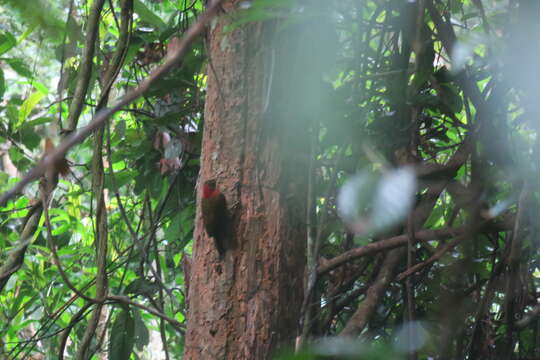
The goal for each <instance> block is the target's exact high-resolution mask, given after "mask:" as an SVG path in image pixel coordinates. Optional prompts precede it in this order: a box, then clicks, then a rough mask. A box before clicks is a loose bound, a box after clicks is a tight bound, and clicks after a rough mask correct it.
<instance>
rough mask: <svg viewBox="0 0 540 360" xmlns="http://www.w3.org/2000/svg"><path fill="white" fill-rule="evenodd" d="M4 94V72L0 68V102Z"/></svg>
mask: <svg viewBox="0 0 540 360" xmlns="http://www.w3.org/2000/svg"><path fill="white" fill-rule="evenodd" d="M5 92H6V79H5V77H4V71H3V70H2V69H1V68H0V101H2V99H3V98H4V93H5Z"/></svg>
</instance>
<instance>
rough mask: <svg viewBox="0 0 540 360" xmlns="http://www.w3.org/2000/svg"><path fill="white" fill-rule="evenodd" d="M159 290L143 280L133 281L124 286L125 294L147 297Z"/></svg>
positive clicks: (146, 280) (155, 285)
mask: <svg viewBox="0 0 540 360" xmlns="http://www.w3.org/2000/svg"><path fill="white" fill-rule="evenodd" d="M158 290H159V285H158V284H156V283H153V282H151V281H149V280H148V279H145V278H138V279H135V280H133V281H132V282H131V283H130V284H129V285H128V286H126V291H125V292H126V294H134V295H145V294H146V295H149V296H151V295H152V294H155V293H156V292H157V291H158Z"/></svg>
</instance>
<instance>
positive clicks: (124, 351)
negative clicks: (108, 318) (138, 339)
mask: <svg viewBox="0 0 540 360" xmlns="http://www.w3.org/2000/svg"><path fill="white" fill-rule="evenodd" d="M134 344H135V320H134V319H133V315H132V314H131V311H130V310H129V308H128V307H125V308H122V310H120V313H119V314H118V315H117V316H116V320H115V321H114V323H113V326H112V329H111V338H110V339H109V359H111V360H125V359H129V357H130V356H131V353H132V351H133V345H134Z"/></svg>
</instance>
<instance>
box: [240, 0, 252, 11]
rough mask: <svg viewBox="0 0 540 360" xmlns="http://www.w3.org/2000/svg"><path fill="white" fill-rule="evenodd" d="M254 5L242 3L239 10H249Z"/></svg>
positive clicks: (248, 2)
mask: <svg viewBox="0 0 540 360" xmlns="http://www.w3.org/2000/svg"><path fill="white" fill-rule="evenodd" d="M252 5H253V4H252V3H251V1H242V2H241V3H240V4H239V5H238V8H239V9H244V10H245V9H249V8H250V7H251V6H252Z"/></svg>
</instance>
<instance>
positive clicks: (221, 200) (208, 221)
mask: <svg viewBox="0 0 540 360" xmlns="http://www.w3.org/2000/svg"><path fill="white" fill-rule="evenodd" d="M201 210H202V219H203V225H204V228H205V230H206V233H207V234H208V236H209V237H212V238H214V242H215V244H216V248H217V251H218V253H219V256H220V257H223V255H224V254H225V251H226V247H225V238H226V234H227V217H228V216H227V201H226V200H225V196H224V195H223V194H222V193H221V192H220V191H219V189H218V188H217V186H216V180H207V181H205V183H204V184H203V191H202V199H201Z"/></svg>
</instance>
